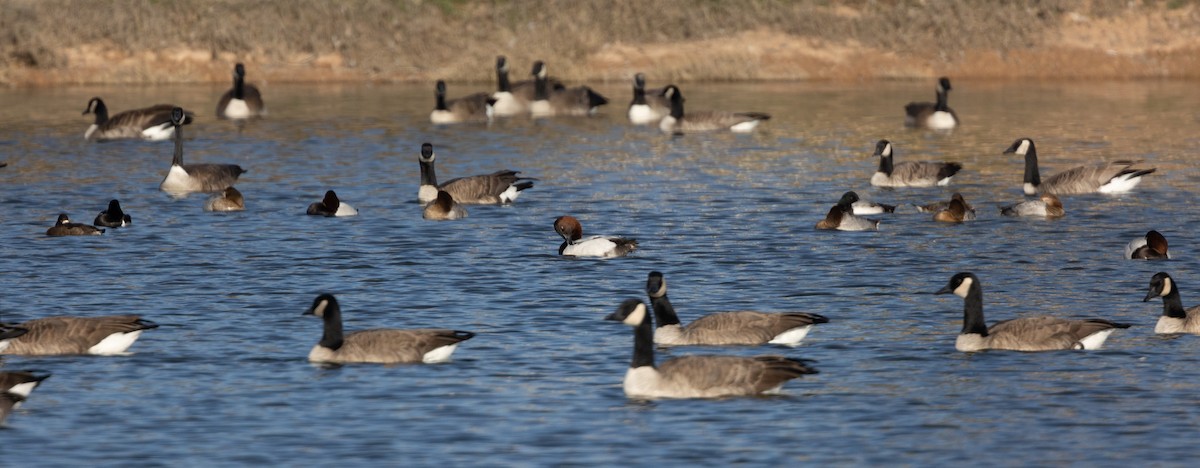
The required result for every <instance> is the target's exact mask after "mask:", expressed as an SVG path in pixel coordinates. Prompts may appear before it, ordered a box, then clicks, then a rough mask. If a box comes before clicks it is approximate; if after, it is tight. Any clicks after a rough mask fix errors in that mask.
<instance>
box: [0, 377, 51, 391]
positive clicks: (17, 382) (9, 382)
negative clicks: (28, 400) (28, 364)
mask: <svg viewBox="0 0 1200 468" xmlns="http://www.w3.org/2000/svg"><path fill="white" fill-rule="evenodd" d="M48 378H50V374H46V373H42V372H40V371H0V392H7V393H15V394H17V395H21V396H22V397H28V396H29V394H30V393H32V392H33V389H35V388H37V386H38V385H41V384H42V381H43V380H46V379H48Z"/></svg>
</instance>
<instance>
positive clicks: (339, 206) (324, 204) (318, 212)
mask: <svg viewBox="0 0 1200 468" xmlns="http://www.w3.org/2000/svg"><path fill="white" fill-rule="evenodd" d="M308 214H309V215H310V216H325V217H329V218H332V217H334V216H337V217H341V216H356V215H358V210H356V209H354V207H353V206H350V205H347V204H345V203H343V202H342V201H341V200H339V199H338V196H337V194H336V193H334V192H333V190H328V191H326V192H325V198H323V199H321V201H319V202H313V204H311V205H308Z"/></svg>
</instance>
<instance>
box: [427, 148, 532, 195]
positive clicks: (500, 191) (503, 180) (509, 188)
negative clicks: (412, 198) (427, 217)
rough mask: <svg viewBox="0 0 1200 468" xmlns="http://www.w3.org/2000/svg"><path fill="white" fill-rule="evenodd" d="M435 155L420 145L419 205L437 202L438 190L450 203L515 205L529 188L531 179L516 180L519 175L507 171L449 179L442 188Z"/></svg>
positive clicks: (431, 149)
mask: <svg viewBox="0 0 1200 468" xmlns="http://www.w3.org/2000/svg"><path fill="white" fill-rule="evenodd" d="M435 159H437V155H435V154H433V145H432V144H429V143H425V144H422V145H421V155H420V156H419V157H418V158H417V161H418V162H420V164H421V186H420V188H419V189H418V190H417V200H418V201H420V202H421V203H422V204H426V203H429V202H432V201H433V200H434V199H436V198H437V192H438V190H445V191H446V192H448V193H449V194H450V196H452V197H454V200H455V201H457V202H459V203H462V204H464V205H495V204H505V203H512V202H514V201H517V197H518V196H520V195H521V191H522V190H525V189H527V188H530V187H533V181H534V180H537V179H534V178H532V177H518V176H517V174H520V173H521V172H520V171H510V170H508V169H505V170H502V171H496V172H493V173H491V174H486V175H477V176H470V177H459V178H457V179H450V180H447V181H446V182H443V183H442V184H440V185H439V184H438V183H437V172H436V171H434V166H433V162H434V160H435Z"/></svg>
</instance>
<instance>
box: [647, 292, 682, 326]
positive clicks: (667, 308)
mask: <svg viewBox="0 0 1200 468" xmlns="http://www.w3.org/2000/svg"><path fill="white" fill-rule="evenodd" d="M650 305H651V306H653V307H654V320H656V321H658V326H659V327H665V326H667V325H679V316H678V315H676V314H675V307H674V306H672V305H671V300H670V299H667V295H666V294H663V295H662V296H659V297H652V298H650Z"/></svg>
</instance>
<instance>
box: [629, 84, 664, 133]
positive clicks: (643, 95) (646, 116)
mask: <svg viewBox="0 0 1200 468" xmlns="http://www.w3.org/2000/svg"><path fill="white" fill-rule="evenodd" d="M665 91H666V88H657V89H646V75H644V74H642V73H637V74H635V75H633V100H632V101H630V102H629V112H628V114H629V122H630V123H632V124H634V125H649V124H657V123H658V122H659V121H661V120H662V118H663V117H665V116H667V115H669V114H670V113H671V101H670V100H668V99H667V98H666V96H664V92H665Z"/></svg>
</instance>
